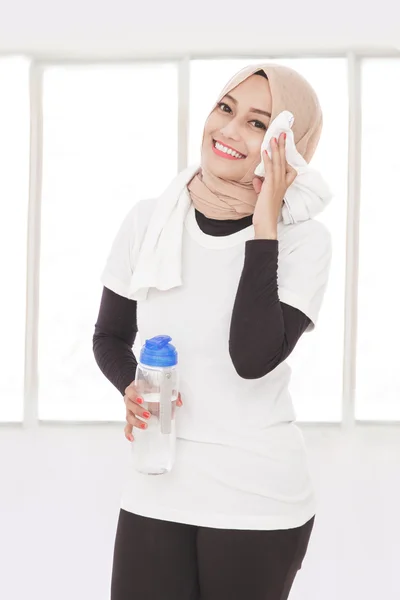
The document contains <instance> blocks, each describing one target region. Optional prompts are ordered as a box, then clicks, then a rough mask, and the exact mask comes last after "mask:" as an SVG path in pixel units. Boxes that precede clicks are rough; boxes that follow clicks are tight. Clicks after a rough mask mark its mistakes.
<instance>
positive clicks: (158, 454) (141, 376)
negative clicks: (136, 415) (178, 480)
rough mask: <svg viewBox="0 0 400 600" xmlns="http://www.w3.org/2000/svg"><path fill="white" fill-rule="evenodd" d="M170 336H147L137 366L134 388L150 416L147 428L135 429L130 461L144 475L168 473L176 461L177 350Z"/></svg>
mask: <svg viewBox="0 0 400 600" xmlns="http://www.w3.org/2000/svg"><path fill="white" fill-rule="evenodd" d="M171 340H172V338H171V337H170V336H169V335H158V336H156V337H153V338H151V339H149V340H146V343H145V344H144V345H143V347H142V349H141V352H140V359H139V361H138V366H137V369H136V377H135V384H136V388H137V390H138V393H139V394H140V396H141V397H142V398H143V400H144V404H143V405H142V406H143V408H145V410H148V411H149V413H150V414H151V417H150V419H148V421H147V428H146V429H135V433H134V438H135V439H134V441H133V442H132V452H133V464H134V467H135V469H136V470H137V471H139V472H140V473H144V474H146V475H162V474H163V473H168V472H169V471H171V469H172V467H173V464H174V461H175V440H176V432H175V408H176V401H177V399H178V392H179V389H178V368H177V365H178V353H177V351H176V348H175V346H173V345H172V344H171V343H170V342H171Z"/></svg>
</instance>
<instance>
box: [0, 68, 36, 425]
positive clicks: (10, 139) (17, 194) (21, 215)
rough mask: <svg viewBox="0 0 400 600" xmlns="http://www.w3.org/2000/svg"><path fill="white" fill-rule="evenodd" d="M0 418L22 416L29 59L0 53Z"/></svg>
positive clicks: (13, 418) (20, 418) (4, 420)
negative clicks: (0, 340) (0, 55)
mask: <svg viewBox="0 0 400 600" xmlns="http://www.w3.org/2000/svg"><path fill="white" fill-rule="evenodd" d="M0 89H1V93H0V131H1V135H0V163H1V165H2V168H1V169H0V197H1V210H2V218H1V219H0V269H1V296H0V305H1V306H0V310H1V315H2V323H1V333H2V343H1V346H0V364H1V377H0V421H3V422H7V421H8V422H15V421H21V420H22V413H23V404H24V402H23V398H24V368H25V364H24V363H25V313H26V259H27V225H28V200H29V61H27V60H26V59H23V58H19V57H16V58H2V59H0Z"/></svg>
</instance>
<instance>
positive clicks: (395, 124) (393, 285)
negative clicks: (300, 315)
mask: <svg viewBox="0 0 400 600" xmlns="http://www.w3.org/2000/svg"><path fill="white" fill-rule="evenodd" d="M399 82H400V60H399V59H392V60H391V59H376V60H366V61H365V62H364V63H363V65H362V107H363V113H362V120H363V124H362V172H361V216H360V264H359V293H358V339H357V385H356V418H357V419H365V420H371V419H373V420H391V419H396V420H399V419H400V403H399V398H400V370H399V368H398V364H397V361H398V353H397V340H398V338H399V335H400V319H399V318H398V315H397V312H398V309H397V307H398V304H399V302H400V286H399V282H398V273H399V268H398V255H399V252H398V242H397V240H398V231H397V229H398V227H397V225H398V224H397V217H399V218H400V205H399V194H398V191H397V190H398V173H399V171H400V153H399V150H398V141H397V140H398V137H399V135H400V123H399V121H398V118H397V114H398V107H399V103H400V83H399ZM382 98H384V99H385V115H386V118H382V115H381V114H379V113H380V112H381V111H379V110H377V106H378V102H381V101H382ZM389 208H390V211H389Z"/></svg>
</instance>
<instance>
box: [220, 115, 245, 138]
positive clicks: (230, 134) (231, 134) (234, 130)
mask: <svg viewBox="0 0 400 600" xmlns="http://www.w3.org/2000/svg"><path fill="white" fill-rule="evenodd" d="M220 132H221V133H222V135H223V136H224V137H226V138H230V139H231V140H235V141H236V142H239V141H240V140H241V136H240V132H239V128H238V126H237V123H235V120H234V119H232V120H231V121H229V123H226V125H224V126H223V127H221V129H220Z"/></svg>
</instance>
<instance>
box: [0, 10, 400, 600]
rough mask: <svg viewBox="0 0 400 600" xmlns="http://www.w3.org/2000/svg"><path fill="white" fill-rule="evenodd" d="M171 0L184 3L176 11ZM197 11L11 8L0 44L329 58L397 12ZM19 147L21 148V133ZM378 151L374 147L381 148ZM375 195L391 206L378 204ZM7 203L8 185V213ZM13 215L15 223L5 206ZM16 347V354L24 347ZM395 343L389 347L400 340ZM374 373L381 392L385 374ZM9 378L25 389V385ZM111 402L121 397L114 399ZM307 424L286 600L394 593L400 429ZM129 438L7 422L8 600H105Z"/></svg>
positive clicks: (371, 46) (0, 23) (2, 451)
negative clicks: (301, 551) (312, 496)
mask: <svg viewBox="0 0 400 600" xmlns="http://www.w3.org/2000/svg"><path fill="white" fill-rule="evenodd" d="M210 4H211V3H210ZM177 5H178V7H179V8H180V10H178V11H175V10H174V6H175V7H176V6H177ZM196 6H197V12H196V13H195V14H194V13H193V12H192V10H193V5H188V4H187V3H183V2H182V4H181V5H179V4H178V3H175V5H174V3H166V4H163V5H161V4H160V6H159V7H158V9H155V7H154V3H152V4H147V5H133V4H130V5H128V3H126V4H123V3H121V2H119V3H113V4H112V5H111V3H104V2H103V3H100V4H99V3H92V2H87V3H86V4H85V5H84V6H82V5H81V4H79V5H78V3H77V2H75V3H71V2H69V3H65V4H64V5H62V4H61V5H60V4H54V3H49V2H39V3H38V2H36V3H34V4H28V3H27V2H15V3H13V5H10V4H8V3H7V4H5V3H4V6H3V5H1V7H0V10H1V12H0V14H1V18H0V50H2V51H7V52H8V51H34V52H38V53H46V52H50V53H53V54H58V55H59V56H61V55H64V56H65V55H69V56H71V57H73V56H77V55H79V54H82V53H86V55H87V56H89V55H91V56H94V55H97V56H99V55H102V56H111V55H114V56H116V55H119V56H121V55H127V54H128V53H131V55H132V53H133V52H135V53H136V54H140V53H142V54H149V53H151V54H153V53H154V54H160V53H162V52H173V51H175V52H179V53H180V54H181V53H188V52H202V53H205V54H212V53H216V52H221V53H232V52H237V51H239V50H244V51H246V52H247V53H249V54H250V53H251V51H254V50H257V53H260V52H262V51H263V50H264V49H265V53H267V52H268V51H270V50H271V49H272V50H274V52H275V53H276V52H278V51H279V50H280V49H284V50H285V51H286V52H287V51H291V50H292V51H293V52H296V51H297V50H300V49H301V48H307V49H311V50H313V51H314V52H318V51H320V52H321V53H325V52H327V51H329V50H331V49H338V48H340V49H343V50H344V51H346V50H348V49H351V48H356V49H360V48H365V49H367V50H369V51H370V52H372V53H373V52H376V51H380V50H381V49H382V48H386V47H388V46H393V45H396V44H399V39H398V23H399V15H398V14H397V15H396V11H398V10H399V9H398V8H396V6H395V4H394V3H393V2H392V1H390V2H388V1H386V2H383V3H380V5H379V10H377V8H376V6H374V5H371V8H368V6H366V5H365V4H364V3H360V2H354V3H352V4H349V3H348V2H343V1H342V2H339V3H335V4H331V5H327V6H324V7H323V8H322V7H321V5H320V3H317V2H305V3H304V2H303V3H300V4H299V3H294V2H289V3H288V2H287V3H284V4H282V5H280V6H276V5H272V4H271V5H268V4H266V3H265V2H258V3H255V4H253V5H252V8H251V9H248V8H247V7H245V8H243V5H242V4H239V3H237V4H232V5H230V6H229V7H227V5H226V4H219V5H215V3H213V4H212V6H210V7H207V4H206V3H205V4H202V7H201V10H200V9H199V6H198V5H196ZM208 8H209V9H210V10H208ZM189 10H190V11H191V14H190V15H189V14H188V12H189ZM386 106H387V105H386V100H383V104H381V105H377V106H375V110H376V113H377V114H383V115H385V116H387V114H388V113H387V108H386ZM20 144H21V152H24V149H23V142H22V140H21V142H20ZM363 151H364V152H365V150H364V148H363ZM372 152H373V153H374V155H377V154H378V153H379V149H377V148H376V147H374V148H373V150H372ZM395 191H396V189H395V188H394V189H393V193H395ZM390 192H392V190H390V189H389V190H388V191H386V197H388V193H390ZM378 200H379V202H378ZM376 202H377V206H378V210H381V212H382V215H383V214H384V209H383V207H384V204H383V203H382V199H381V198H379V199H378V198H377V199H376ZM7 204H8V203H7V201H5V199H4V195H3V194H2V199H1V207H2V209H3V210H4V207H5V206H6V207H7ZM6 214H7V215H10V217H9V218H11V214H12V213H11V212H8V213H6ZM374 232H375V235H376V236H377V238H378V239H380V240H381V243H380V244H379V251H380V252H381V257H382V260H381V266H382V263H383V262H384V261H385V259H386V258H387V256H388V255H390V254H391V253H392V252H393V250H392V248H390V247H389V250H388V249H387V245H388V244H390V243H394V242H395V241H396V240H395V239H393V238H391V237H387V234H386V222H384V221H383V216H382V217H381V219H380V220H379V219H378V220H377V221H376V227H375V231H374ZM25 238H26V235H25V236H24V232H23V231H22V240H25ZM364 239H365V236H364ZM21 243H24V241H22V242H21ZM362 243H363V242H362ZM2 252H4V250H3V249H2ZM11 252H12V250H11ZM360 266H361V265H360ZM16 268H23V267H19V266H18V265H16ZM5 277H7V274H5V273H4V272H2V282H3V286H2V291H3V290H4V289H7V290H9V289H10V287H11V286H10V284H9V281H5V280H4V278H5ZM376 286H377V288H376V289H377V292H378V291H379V286H381V287H382V293H381V294H379V293H377V294H376V301H377V302H378V301H380V300H382V299H384V300H386V304H385V306H384V307H383V308H382V310H383V311H389V310H390V309H391V308H392V305H391V302H390V300H391V298H390V295H388V293H387V279H386V278H381V279H380V280H378V281H377V282H376ZM11 291H12V290H11ZM3 293H4V292H3ZM17 301H19V299H18V298H16V302H17ZM21 310H23V309H22V308H21ZM393 314H394V313H393ZM19 336H20V337H21V333H20V334H19ZM310 337H312V336H310ZM19 347H20V346H19ZM384 350H385V348H383V349H382V351H384ZM13 351H16V352H18V350H17V346H16V347H15V348H14V349H13V348H11V350H10V352H13ZM388 351H389V352H392V353H393V354H395V353H396V351H397V349H396V347H395V346H394V347H392V348H389V349H388ZM16 360H21V357H18V356H17V357H16ZM372 376H373V372H372V371H371V377H372ZM373 381H374V385H375V386H376V387H377V389H382V388H381V387H380V384H381V379H380V372H379V370H378V372H376V375H375V378H374V380H373ZM10 387H11V389H13V390H14V391H15V393H16V394H18V393H19V388H18V385H17V383H13V382H11V385H10ZM383 393H384V387H383ZM115 400H116V402H122V399H121V397H119V396H118V394H116V395H115ZM303 430H304V433H305V437H306V442H307V445H308V448H309V453H310V461H311V467H312V472H313V475H314V479H315V483H316V488H317V494H318V498H319V514H318V519H317V521H316V525H315V529H314V533H313V537H312V540H311V542H310V551H309V554H308V555H307V558H306V560H305V562H304V564H303V569H302V571H301V572H300V574H299V575H298V578H297V579H296V582H295V586H294V589H293V592H292V594H291V600H292V599H293V600H321V598H323V599H324V600H337V599H338V598H340V599H341V600H342V599H343V600H350V599H351V600H353V599H354V598H362V599H363V600H375V599H376V598H385V600H386V599H388V600H391V599H392V598H393V600H394V599H396V598H397V597H398V593H399V585H398V583H397V576H396V575H395V574H396V573H397V567H398V557H399V555H400V547H399V539H400V535H399V534H400V531H399V529H400V526H399V519H398V506H399V500H400V485H399V478H398V473H399V466H400V465H399V462H400V429H399V428H398V426H397V425H390V426H385V425H379V426H378V425H369V426H366V425H365V426H361V425H358V426H357V428H355V429H350V430H343V429H341V428H340V427H338V426H317V425H315V426H307V427H306V426H304V427H303ZM128 447H129V446H128V443H127V442H126V441H125V440H124V439H123V432H122V426H121V424H115V425H108V426H107V425H98V426H94V425H80V426H74V425H72V424H71V425H65V426H62V425H57V426H56V425H41V426H38V427H35V426H34V424H33V423H31V424H29V425H28V426H24V427H22V426H18V425H10V426H3V427H2V429H0V456H1V458H0V473H1V477H2V482H1V483H2V487H1V489H2V493H1V495H0V515H1V517H0V519H1V523H0V530H1V532H2V534H1V538H0V553H1V554H0V562H1V564H2V567H3V569H2V570H3V573H2V577H1V579H0V595H1V597H4V598H7V600H17V599H18V600H20V599H22V598H31V597H40V598H41V599H43V600H50V599H51V600H53V599H54V597H57V598H58V599H60V600H67V599H68V600H70V599H71V598H74V599H76V600H81V599H82V600H83V599H85V600H92V599H93V600H108V598H109V594H108V586H109V576H110V569H111V560H112V544H113V537H114V533H115V525H116V519H117V513H118V503H119V486H120V484H121V480H122V474H123V468H124V466H125V463H126V461H127V455H128Z"/></svg>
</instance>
